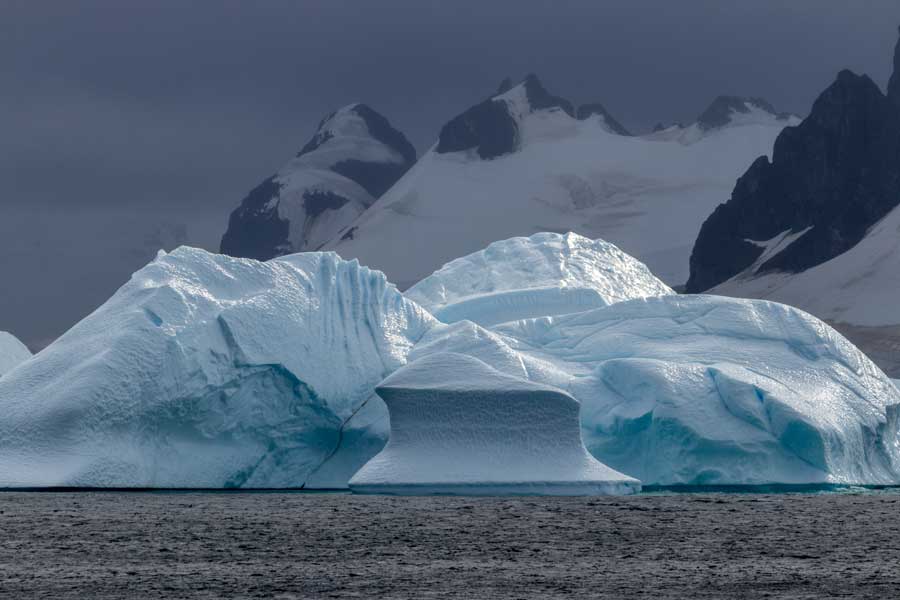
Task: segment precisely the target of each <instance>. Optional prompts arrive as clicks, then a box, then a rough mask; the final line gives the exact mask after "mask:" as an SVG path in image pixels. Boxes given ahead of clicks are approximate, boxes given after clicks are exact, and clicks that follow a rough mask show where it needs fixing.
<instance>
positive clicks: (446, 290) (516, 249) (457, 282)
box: [405, 233, 674, 326]
mask: <svg viewBox="0 0 900 600" xmlns="http://www.w3.org/2000/svg"><path fill="white" fill-rule="evenodd" d="M672 293H674V292H673V291H672V290H671V289H670V288H669V287H668V286H667V285H666V284H664V283H663V282H661V281H660V280H659V279H657V278H656V277H654V276H653V274H652V273H651V272H650V271H649V270H648V269H647V267H646V266H644V265H643V264H642V263H641V262H640V261H638V260H636V259H634V258H632V257H631V256H629V255H627V254H625V253H624V252H622V251H621V250H619V249H618V248H616V247H615V246H614V245H612V244H610V243H608V242H605V241H603V240H589V239H587V238H585V237H583V236H580V235H578V234H575V233H566V234H558V233H536V234H534V235H532V236H531V237H527V238H526V237H516V238H511V239H508V240H502V241H499V242H494V243H493V244H491V245H490V246H488V247H487V248H485V249H483V250H479V251H478V252H474V253H472V254H470V255H468V256H464V257H462V258H458V259H456V260H453V261H451V262H449V263H447V264H446V265H444V266H443V267H441V268H440V269H439V270H437V271H436V272H434V273H433V274H431V275H429V276H428V277H426V278H425V279H423V280H422V281H420V282H419V283H417V284H416V285H414V286H413V287H411V288H410V289H408V290H407V291H406V293H405V295H406V297H407V298H410V299H412V300H414V301H415V302H417V303H418V304H419V305H421V306H423V307H425V308H426V309H428V310H429V311H431V313H432V314H433V315H434V316H435V317H437V318H438V319H440V320H441V321H443V322H445V323H452V322H455V321H461V320H464V319H467V320H469V321H474V322H476V323H478V324H479V325H485V326H490V325H495V324H497V323H502V322H504V321H513V320H518V319H525V318H529V317H541V316H551V315H559V314H566V313H573V312H580V311H584V310H588V309H590V308H596V307H599V306H606V305H609V304H612V303H614V302H621V301H622V300H629V299H631V298H645V297H647V296H661V295H664V294H672Z"/></svg>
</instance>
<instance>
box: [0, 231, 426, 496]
mask: <svg viewBox="0 0 900 600" xmlns="http://www.w3.org/2000/svg"><path fill="white" fill-rule="evenodd" d="M434 322H435V321H434V319H433V317H431V315H429V314H428V313H427V312H426V311H424V310H423V309H422V308H420V307H418V306H417V305H415V304H414V303H413V302H411V301H409V300H407V299H405V298H404V297H403V296H402V295H401V294H400V293H399V292H398V291H397V290H396V288H395V287H394V286H393V285H391V284H389V283H388V282H387V281H386V280H385V278H384V276H383V275H382V274H381V273H378V272H376V271H370V270H369V269H367V268H365V267H360V266H359V264H358V263H356V262H355V261H351V262H346V261H342V260H341V259H340V258H338V257H337V256H336V255H335V254H333V253H308V254H296V255H291V256H286V257H283V258H280V259H275V260H271V261H268V262H265V263H261V262H257V261H254V260H247V259H235V258H230V257H227V256H223V255H217V254H210V253H208V252H205V251H202V250H198V249H193V248H187V247H181V248H178V249H177V250H175V251H173V252H172V253H170V254H168V255H166V254H165V253H160V255H159V256H158V257H157V259H156V260H155V261H153V262H152V263H150V264H149V265H147V266H146V267H144V268H143V269H141V270H140V271H138V272H137V273H135V274H134V275H133V276H132V278H131V280H130V281H129V282H128V283H127V284H126V285H124V286H123V287H122V288H121V289H120V290H119V291H118V292H117V293H116V294H115V295H114V296H113V297H112V298H111V299H110V300H108V301H107V302H106V303H105V304H104V305H103V306H101V307H100V308H98V309H97V310H96V311H95V312H94V313H93V314H91V315H90V316H88V317H87V318H85V319H84V320H83V321H81V322H80V323H78V324H77V325H76V326H75V327H73V328H72V329H71V330H69V331H68V332H67V333H66V334H65V335H63V336H62V337H61V338H59V339H58V340H57V341H56V342H54V343H53V344H51V345H50V346H48V347H47V348H46V349H44V350H43V351H42V352H41V353H40V355H38V356H36V357H34V358H33V359H32V360H30V361H28V363H27V364H23V365H20V367H19V368H16V369H14V370H13V371H11V372H10V373H8V374H7V375H6V376H4V377H3V378H2V379H0V415H2V418H0V486H129V487H134V486H140V487H144V486H149V487H240V486H245V487H299V486H303V485H304V484H307V483H308V481H309V480H310V478H311V476H315V477H318V478H320V480H323V481H328V480H332V479H337V480H343V481H344V482H346V481H347V479H349V477H350V475H351V474H352V473H353V472H354V471H355V470H356V469H357V468H359V466H361V465H362V463H363V462H364V461H365V459H366V458H368V456H370V455H371V454H369V455H367V456H366V457H365V458H362V459H361V461H360V462H359V463H358V464H353V462H352V458H353V457H352V456H351V457H350V458H349V459H344V460H342V461H340V462H338V463H335V466H332V464H331V463H330V462H329V458H330V457H331V456H332V455H338V454H339V452H337V451H338V448H339V445H340V443H341V441H342V440H343V439H344V438H343V433H342V427H343V425H344V423H345V422H346V421H348V420H349V419H350V418H351V416H352V415H354V413H355V412H356V411H357V410H359V408H360V407H361V406H362V405H363V404H364V403H365V401H366V400H367V399H368V398H369V397H370V396H373V390H374V387H375V385H376V384H377V383H378V382H379V381H381V380H382V379H383V378H384V376H385V375H387V374H389V373H391V372H393V371H394V370H395V369H397V368H398V367H399V366H401V365H403V364H404V363H405V361H406V356H407V354H408V352H409V351H410V349H411V348H412V346H413V344H414V343H415V342H416V341H417V340H418V339H419V337H421V336H422V334H423V333H424V332H425V331H426V330H427V329H428V328H429V327H430V326H431V325H432V324H433V323H434ZM350 437H351V440H350V441H352V436H350ZM375 451H377V449H376V450H375ZM371 453H374V451H372V452H371ZM334 470H337V471H342V470H343V471H342V472H341V473H340V474H337V475H336V474H334V472H333V471H334Z"/></svg>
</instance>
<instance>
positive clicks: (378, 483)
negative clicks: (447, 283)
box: [350, 353, 640, 495]
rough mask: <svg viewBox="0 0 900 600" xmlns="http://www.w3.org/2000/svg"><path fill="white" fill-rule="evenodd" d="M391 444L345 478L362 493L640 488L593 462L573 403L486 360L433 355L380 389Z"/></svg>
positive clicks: (585, 491) (630, 490)
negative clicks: (388, 412)
mask: <svg viewBox="0 0 900 600" xmlns="http://www.w3.org/2000/svg"><path fill="white" fill-rule="evenodd" d="M376 391H377V392H378V395H379V396H381V397H382V398H383V399H384V400H385V402H386V403H387V407H388V410H389V411H390V422H391V431H390V439H389V441H388V443H387V446H386V447H385V448H384V450H382V451H381V452H380V453H379V454H378V455H377V456H375V457H374V458H373V459H372V460H370V461H369V462H368V463H366V465H365V466H364V467H363V468H362V469H360V471H359V472H358V473H356V475H354V476H353V478H352V479H351V480H350V489H351V490H352V491H354V492H359V493H388V494H466V495H494V494H505V495H509V494H550V495H592V494H630V493H634V492H637V491H640V482H638V481H637V480H635V479H633V478H631V477H628V476H625V475H623V474H621V473H617V472H616V471H614V470H612V469H610V468H609V467H607V466H606V465H603V464H601V463H600V462H598V461H597V460H596V459H595V458H593V457H592V456H591V455H590V454H589V453H588V451H587V450H586V449H585V447H584V444H583V443H582V441H581V430H580V427H579V414H578V413H579V405H578V402H577V401H576V400H575V399H574V398H572V397H571V396H569V395H568V394H566V393H565V392H562V391H560V390H558V389H555V388H552V387H550V386H547V385H543V384H538V383H533V382H530V381H527V380H525V379H520V378H517V377H511V376H509V375H505V374H502V373H500V372H498V371H496V370H495V369H493V368H491V367H489V366H488V365H486V364H485V363H483V362H482V361H480V360H478V359H475V358H472V357H470V356H465V355H461V354H454V353H436V354H431V355H428V356H426V357H423V358H421V359H419V360H417V361H415V362H413V363H410V364H408V365H406V366H405V367H402V368H401V369H400V370H398V371H397V372H395V373H394V374H393V375H391V376H389V377H388V378H387V379H385V380H384V381H383V382H382V383H381V384H379V386H378V387H377V388H376Z"/></svg>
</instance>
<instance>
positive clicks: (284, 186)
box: [222, 104, 416, 260]
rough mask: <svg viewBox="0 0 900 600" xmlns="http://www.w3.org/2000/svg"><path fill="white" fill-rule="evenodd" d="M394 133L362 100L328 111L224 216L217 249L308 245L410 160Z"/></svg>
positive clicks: (326, 236) (244, 252)
mask: <svg viewBox="0 0 900 600" xmlns="http://www.w3.org/2000/svg"><path fill="white" fill-rule="evenodd" d="M415 160H416V152H415V149H414V148H413V147H412V145H411V144H410V143H409V141H407V139H406V138H405V137H404V136H403V134H402V133H400V132H399V131H397V130H396V129H394V128H393V127H392V126H391V125H390V123H388V121H387V119H385V118H384V117H383V116H381V115H380V114H378V113H377V112H375V111H374V110H372V109H371V108H369V107H368V106H367V105H365V104H351V105H349V106H345V107H344V108H342V109H340V110H338V111H336V112H334V113H332V114H330V115H328V116H327V117H325V119H323V120H322V122H321V123H320V124H319V128H318V130H317V131H316V134H315V135H314V136H313V138H312V139H311V140H310V141H309V142H308V143H307V144H306V145H305V146H304V147H303V149H302V150H300V152H299V153H298V154H297V156H296V157H294V159H293V160H291V161H290V162H289V163H288V164H286V165H285V166H284V167H282V168H281V170H279V171H278V172H277V173H276V174H275V175H273V176H271V177H269V178H268V179H266V180H264V181H263V182H262V183H260V184H259V185H258V186H257V187H256V188H254V189H253V190H252V191H251V192H250V193H249V194H248V195H247V197H246V198H245V199H244V200H243V202H242V203H241V205H240V206H239V207H238V208H237V209H236V210H235V211H234V212H233V213H232V214H231V218H230V220H229V223H228V231H226V233H225V235H224V237H223V238H222V252H223V253H225V254H229V255H232V256H242V257H248V258H255V259H259V260H266V259H269V258H272V257H273V256H281V255H284V254H290V253H291V252H299V251H302V250H316V249H318V248H319V247H320V246H322V244H324V243H325V242H327V241H328V240H330V239H331V238H333V237H334V236H335V235H337V233H338V232H339V231H340V230H341V229H343V228H344V227H346V226H348V225H350V223H352V222H353V220H354V219H356V217H358V216H359V215H360V214H361V213H362V212H363V211H364V210H365V209H366V208H368V207H369V206H371V205H372V204H373V203H374V202H375V200H376V199H377V198H378V197H379V196H381V195H382V194H383V193H384V192H385V191H387V189H388V188H390V187H391V185H393V184H394V182H396V181H397V180H398V179H399V178H400V177H401V176H402V175H403V174H404V173H405V172H406V171H407V170H408V169H409V168H410V167H411V166H412V164H413V163H414V162H415Z"/></svg>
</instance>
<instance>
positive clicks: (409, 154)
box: [353, 104, 416, 168]
mask: <svg viewBox="0 0 900 600" xmlns="http://www.w3.org/2000/svg"><path fill="white" fill-rule="evenodd" d="M353 112H355V113H356V114H358V115H359V116H360V117H362V118H363V120H364V121H365V122H366V127H367V128H368V129H369V135H371V136H372V137H373V138H375V139H376V140H378V141H379V142H381V143H382V144H384V145H385V146H387V147H388V148H390V149H392V150H394V151H395V152H397V153H398V154H400V156H402V157H403V162H404V163H405V164H406V166H407V168H409V167H411V166H412V164H413V163H414V162H416V149H415V148H413V145H412V144H410V143H409V140H407V139H406V136H405V135H403V133H401V132H400V130H398V129H394V127H393V126H392V125H391V124H390V122H389V121H388V120H387V119H386V118H385V117H384V116H382V115H381V114H379V113H377V112H375V111H374V110H373V109H372V108H370V107H369V105H367V104H357V105H356V106H354V107H353Z"/></svg>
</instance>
